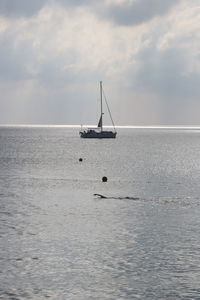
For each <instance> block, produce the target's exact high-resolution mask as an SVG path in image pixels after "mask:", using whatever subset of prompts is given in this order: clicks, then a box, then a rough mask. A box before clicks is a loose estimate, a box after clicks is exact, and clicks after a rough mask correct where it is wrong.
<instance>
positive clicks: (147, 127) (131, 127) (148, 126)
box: [0, 124, 200, 129]
mask: <svg viewBox="0 0 200 300" xmlns="http://www.w3.org/2000/svg"><path fill="white" fill-rule="evenodd" d="M0 127H32V128H34V127H44V128H48V127H55V128H56V127H57V128H82V127H83V128H84V127H87V128H97V126H96V125H85V124H84V125H77V124H0ZM104 127H105V128H113V126H111V125H105V126H104ZM115 128H118V129H120V128H121V129H200V125H116V126H115Z"/></svg>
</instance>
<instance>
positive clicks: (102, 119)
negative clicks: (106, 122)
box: [100, 81, 103, 131]
mask: <svg viewBox="0 0 200 300" xmlns="http://www.w3.org/2000/svg"><path fill="white" fill-rule="evenodd" d="M100 97H101V131H103V104H102V81H100Z"/></svg>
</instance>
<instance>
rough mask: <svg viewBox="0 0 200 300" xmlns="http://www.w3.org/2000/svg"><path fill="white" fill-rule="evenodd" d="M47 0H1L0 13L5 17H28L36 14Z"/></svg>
mask: <svg viewBox="0 0 200 300" xmlns="http://www.w3.org/2000/svg"><path fill="white" fill-rule="evenodd" d="M47 2H48V0H34V1H27V0H12V1H10V0H1V1H0V14H1V15H4V16H6V17H20V16H25V17H29V16H32V15H34V14H36V13H37V12H38V11H39V10H40V9H41V8H42V7H43V6H44V5H45V4H46V3H47Z"/></svg>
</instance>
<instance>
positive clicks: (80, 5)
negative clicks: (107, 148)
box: [0, 0, 200, 126]
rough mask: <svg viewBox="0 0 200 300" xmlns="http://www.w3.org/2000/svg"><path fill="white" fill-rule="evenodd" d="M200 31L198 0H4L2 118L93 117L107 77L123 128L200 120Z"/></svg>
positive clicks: (55, 120) (0, 6) (0, 0)
mask: <svg viewBox="0 0 200 300" xmlns="http://www.w3.org/2000/svg"><path fill="white" fill-rule="evenodd" d="M199 28H200V0H195V1H194V0H165V1H163V0H101V1H98V0H84V1H83V0H82V1H81V0H34V1H27V0H0V124H63V125H64V124H96V123H97V121H98V117H99V113H100V112H99V110H100V95H99V82H100V81H101V80H102V81H103V87H104V91H105V95H106V98H107V101H108V103H109V106H110V110H111V112H112V117H113V119H114V121H115V124H116V125H136V126H137V125H139V126H148V125H158V126H159V125H200V30H199ZM104 107H105V106H104ZM105 122H106V123H107V124H109V120H108V117H107V115H106V112H105Z"/></svg>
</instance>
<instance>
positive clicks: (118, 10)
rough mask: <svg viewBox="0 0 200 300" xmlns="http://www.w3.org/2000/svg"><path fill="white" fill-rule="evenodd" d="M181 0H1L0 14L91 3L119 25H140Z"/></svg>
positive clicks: (91, 5)
mask: <svg viewBox="0 0 200 300" xmlns="http://www.w3.org/2000/svg"><path fill="white" fill-rule="evenodd" d="M179 1H180V0H167V1H163V0H135V1H134V2H133V3H121V4H110V5H106V4H105V2H103V1H102V2H101V3H100V4H98V2H96V1H91V0H85V1H83V0H34V1H28V0H12V1H8V0H1V1H0V14H1V15H4V16H7V17H20V16H25V17H28V16H31V15H34V14H36V13H37V12H39V11H40V9H41V8H42V7H44V6H45V5H46V4H48V3H60V4H61V5H63V6H65V7H72V6H82V5H88V4H89V5H90V8H93V9H94V10H95V12H96V14H97V15H99V16H101V17H102V16H103V17H104V18H106V19H108V20H111V21H112V22H114V23H116V24H119V25H125V26H129V25H138V24H141V23H143V22H147V21H149V20H151V19H152V18H154V17H156V16H159V15H164V14H165V13H167V12H168V11H169V10H170V8H172V7H173V6H174V5H176V4H177V3H178V2H179Z"/></svg>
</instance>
